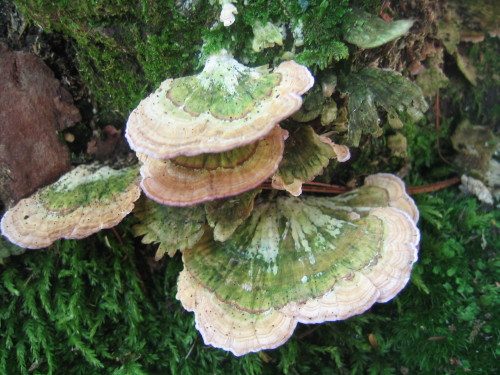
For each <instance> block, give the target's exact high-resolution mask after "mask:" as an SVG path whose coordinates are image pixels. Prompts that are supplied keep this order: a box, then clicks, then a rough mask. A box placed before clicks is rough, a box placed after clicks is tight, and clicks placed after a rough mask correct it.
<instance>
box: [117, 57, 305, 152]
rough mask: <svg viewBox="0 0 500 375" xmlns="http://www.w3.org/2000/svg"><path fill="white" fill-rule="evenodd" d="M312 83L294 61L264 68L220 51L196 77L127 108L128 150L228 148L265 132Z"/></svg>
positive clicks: (179, 80)
mask: <svg viewBox="0 0 500 375" xmlns="http://www.w3.org/2000/svg"><path fill="white" fill-rule="evenodd" d="M313 84H314V78H313V76H312V75H311V73H310V72H309V70H308V69H307V68H306V67H304V66H302V65H299V64H297V63H296V62H294V61H285V62H283V63H281V64H280V65H279V66H278V67H277V68H276V69H274V70H273V71H272V72H269V70H268V69H267V68H265V67H258V68H248V67H246V66H244V65H242V64H240V63H239V62H237V61H236V60H234V59H233V58H231V57H230V56H229V55H228V54H227V53H224V52H223V53H221V54H220V55H215V56H211V57H209V58H208V60H207V63H206V65H205V68H204V69H203V71H202V72H201V73H200V74H198V75H194V76H189V77H183V78H177V79H167V80H166V81H164V82H163V83H162V84H161V86H160V88H158V90H156V91H155V92H154V93H153V94H151V95H150V96H149V97H147V98H146V99H144V100H143V101H142V102H141V103H140V104H139V106H138V107H137V108H136V109H135V110H134V111H132V113H131V114H130V117H129V119H128V122H127V131H126V137H127V140H128V142H129V144H130V146H131V147H132V149H133V150H135V151H136V152H139V153H144V154H147V155H149V156H152V157H154V158H158V159H171V158H174V157H176V156H180V155H184V156H194V155H199V154H203V153H220V152H224V151H228V150H231V149H233V148H236V147H241V146H244V145H247V144H250V143H253V142H255V141H257V140H259V139H261V138H262V137H264V136H266V135H267V134H268V133H269V132H270V131H271V130H272V129H273V128H274V127H275V125H276V124H278V123H279V122H280V121H281V120H283V119H285V118H287V117H289V116H290V115H291V114H293V113H294V112H295V111H297V110H298V109H299V108H300V106H301V104H302V98H301V96H300V95H302V94H304V93H305V92H306V91H307V90H309V88H311V86H312V85H313Z"/></svg>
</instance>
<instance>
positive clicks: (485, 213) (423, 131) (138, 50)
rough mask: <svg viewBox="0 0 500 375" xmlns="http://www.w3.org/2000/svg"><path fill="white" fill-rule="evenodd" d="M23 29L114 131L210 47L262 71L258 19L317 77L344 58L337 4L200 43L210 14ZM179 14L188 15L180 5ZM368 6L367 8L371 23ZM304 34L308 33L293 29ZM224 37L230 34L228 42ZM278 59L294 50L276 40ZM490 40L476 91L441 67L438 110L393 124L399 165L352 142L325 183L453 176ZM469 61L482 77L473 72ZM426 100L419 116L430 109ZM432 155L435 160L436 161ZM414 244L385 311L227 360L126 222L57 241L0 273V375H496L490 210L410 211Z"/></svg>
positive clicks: (430, 197)
mask: <svg viewBox="0 0 500 375" xmlns="http://www.w3.org/2000/svg"><path fill="white" fill-rule="evenodd" d="M16 3H17V4H18V5H19V7H20V9H21V10H22V11H23V12H24V13H25V15H26V17H27V18H29V19H31V20H33V22H37V23H39V24H40V25H42V26H43V27H44V30H45V31H46V32H48V33H51V32H58V33H62V34H63V35H64V36H65V38H69V40H71V41H72V42H71V44H72V46H73V47H72V48H73V50H74V53H75V57H76V62H77V65H78V66H77V67H78V71H79V73H80V74H81V76H82V79H83V81H84V82H85V83H86V84H87V85H88V86H89V87H90V88H91V92H92V94H93V95H94V98H95V100H96V103H97V108H98V110H99V112H100V115H101V121H102V122H103V124H106V123H107V122H108V121H115V123H116V124H119V123H120V122H123V120H124V119H125V118H126V116H127V115H128V112H129V111H130V109H131V108H133V107H134V106H135V105H136V104H137V103H138V102H139V100H140V99H142V98H143V97H144V96H145V95H146V94H147V93H148V92H150V91H152V90H153V89H154V88H156V86H157V85H158V84H159V82H160V81H162V80H163V79H165V78H167V77H177V76H181V75H187V74H191V73H194V72H196V71H199V69H200V67H201V61H202V60H203V58H204V57H206V56H207V55H208V54H209V53H211V52H213V51H215V50H217V49H218V48H220V47H222V46H223V47H226V48H230V49H232V50H233V51H234V53H235V54H236V55H237V56H238V57H240V58H242V59H244V58H247V59H249V62H250V63H251V65H258V64H264V63H272V62H273V60H274V59H275V58H277V57H278V55H279V53H280V50H279V48H278V47H274V48H271V49H266V50H264V51H263V52H262V53H261V54H259V55H258V56H255V55H252V54H251V53H250V52H249V51H250V50H251V35H252V29H251V26H252V25H253V22H254V21H255V20H259V21H261V22H264V23H265V22H267V21H268V20H271V21H273V22H278V21H279V20H280V16H281V15H282V14H283V12H287V14H291V15H292V16H293V15H300V16H301V17H302V18H303V22H304V24H305V25H306V24H308V25H309V26H310V27H309V28H308V30H310V33H309V34H308V36H307V37H306V41H305V46H306V48H304V49H303V50H302V51H299V52H298V53H297V56H298V59H299V60H300V61H301V62H303V63H305V64H306V65H308V66H309V67H310V68H311V69H313V70H317V71H320V70H321V69H322V68H323V67H325V66H327V65H329V64H330V63H331V62H332V61H334V60H336V59H338V58H341V57H345V56H346V53H347V50H346V49H345V45H344V44H343V43H342V42H341V41H340V37H339V36H340V29H339V25H340V24H341V22H342V20H343V17H344V16H346V15H347V11H348V5H349V4H348V2H347V1H342V2H335V4H333V2H328V1H321V0H310V1H291V0H290V1H285V0H284V1H279V2H278V1H273V2H267V1H264V0H258V1H251V2H249V5H248V8H246V9H247V10H246V11H245V14H244V15H241V16H238V19H237V23H236V24H235V27H234V28H223V27H221V26H218V27H215V28H213V29H211V27H212V25H213V22H214V20H215V19H216V18H217V17H218V13H217V12H218V11H217V8H216V6H214V5H211V4H210V2H209V1H202V0H200V1H192V2H179V1H173V0H171V1H155V0H141V1H137V2H132V1H120V0H113V1H112V0H100V1H95V0H92V1H90V0H82V1H69V0H58V1H45V0H36V1H35V0H17V1H16ZM188 3H190V4H192V7H187V6H185V7H183V6H182V5H183V4H184V5H186V4H188ZM375 3H378V2H374V1H369V2H366V5H367V7H368V8H369V9H374V8H375V6H376V5H378V4H375ZM304 29H306V27H305V28H304ZM235 30H236V31H235ZM287 43H288V46H290V43H292V41H290V40H288V41H285V45H287ZM498 43H499V42H498V39H494V38H490V37H487V39H486V41H485V42H484V43H483V44H477V45H470V46H468V48H467V51H466V54H467V55H468V56H469V57H470V58H471V59H472V60H473V61H475V62H476V64H475V66H476V67H477V69H478V70H479V73H480V79H479V83H478V85H477V86H476V87H472V86H471V85H470V84H469V83H468V82H467V81H466V80H465V79H464V78H463V76H462V75H461V73H460V72H459V71H458V70H457V69H456V68H455V66H454V63H453V61H452V60H451V58H450V59H448V58H447V61H446V65H445V72H446V74H447V75H448V76H449V77H450V79H451V84H450V86H449V87H448V88H447V89H445V90H442V91H441V93H440V95H441V114H440V127H439V129H437V128H436V111H435V110H429V111H428V113H427V114H426V118H425V119H423V120H421V121H420V122H418V123H415V122H412V121H411V120H409V119H407V118H403V121H404V122H405V127H404V128H403V129H401V130H400V132H401V133H403V134H404V135H405V136H406V138H407V139H408V145H409V147H408V150H407V156H406V157H394V156H392V155H391V153H390V150H389V149H388V147H387V139H388V138H387V137H388V136H389V135H391V134H393V133H394V130H392V129H391V128H389V127H388V126H387V125H384V127H383V128H384V135H383V136H381V137H379V138H372V137H365V138H364V139H363V140H362V142H361V144H360V147H359V148H358V149H354V150H353V158H352V161H350V162H348V163H345V164H343V166H342V169H340V168H339V166H338V165H337V166H333V167H330V168H329V170H328V171H327V173H325V175H324V178H325V180H331V178H330V177H331V176H335V177H334V181H335V182H344V183H345V182H348V181H349V180H351V179H356V178H358V177H360V176H364V175H366V174H369V173H372V172H373V171H385V172H396V171H403V172H404V171H406V176H407V177H406V180H407V182H408V183H409V184H411V185H420V184H425V183H431V182H434V181H438V180H441V179H445V178H448V177H449V176H450V175H451V174H453V173H456V168H455V167H454V166H452V165H450V164H449V163H448V162H447V161H449V160H451V157H452V155H453V152H454V151H453V150H452V147H451V142H450V136H451V134H452V132H453V130H454V128H455V127H456V125H457V124H458V122H459V121H460V120H461V118H462V117H464V116H466V117H469V118H470V119H471V120H473V121H475V122H478V123H481V124H483V125H487V126H491V127H492V128H493V129H494V124H498V114H499V112H498V104H495V103H494V100H493V98H494V97H495V96H496V97H498V95H497V94H495V93H498V92H497V90H498V88H497V87H498V85H497V83H495V81H494V80H492V79H490V78H488V77H491V76H492V75H493V73H494V72H495V71H498V61H499V59H498V55H497V53H498V52H495V51H498ZM479 61H482V64H479ZM433 100H434V99H431V108H433V107H432V105H433ZM438 139H439V141H440V142H439V150H440V153H441V154H442V155H443V156H444V158H445V159H446V160H447V161H443V160H442V157H441V156H440V154H439V153H438V149H437V140H438ZM416 202H417V204H418V206H419V209H420V213H421V219H420V223H419V227H420V229H421V231H422V242H421V245H420V260H419V262H418V263H417V264H416V266H415V268H414V272H413V274H412V280H411V282H410V284H409V285H408V286H407V288H406V289H405V290H403V292H402V293H400V295H399V296H398V297H396V298H395V299H394V300H392V301H390V302H388V303H385V304H377V305H375V306H374V307H373V308H372V309H370V310H369V311H368V312H367V313H365V314H363V315H361V316H357V317H353V318H351V319H348V320H347V321H343V322H335V323H325V324H321V325H317V326H305V325H300V326H299V327H298V329H297V330H296V332H295V333H294V335H293V337H292V338H291V339H290V340H289V341H288V342H287V343H286V344H285V345H283V346H282V347H280V348H278V349H276V350H272V351H265V352H261V353H257V354H250V355H246V356H244V357H241V358H236V357H234V356H233V355H231V354H228V353H226V352H223V351H221V350H218V349H214V348H212V347H207V346H205V345H203V342H202V339H201V337H200V335H199V334H198V332H197V331H196V330H195V328H194V318H193V314H191V313H187V312H185V311H184V309H183V308H182V306H181V305H180V303H179V302H178V301H177V300H175V293H176V286H175V284H176V279H177V275H178V273H179V271H180V269H181V268H182V263H181V259H180V256H179V255H177V256H176V257H174V258H173V259H164V260H162V261H161V262H159V263H156V262H154V261H153V257H154V252H155V250H156V249H155V247H156V246H153V245H151V246H144V245H142V244H141V243H140V240H139V239H136V238H133V236H132V235H131V229H130V228H131V227H132V225H133V224H134V223H135V220H136V219H134V218H128V219H127V220H126V221H125V222H123V223H122V224H121V225H119V226H118V227H117V228H116V229H115V230H105V231H103V232H101V233H99V234H97V235H95V236H92V237H90V238H89V239H86V240H83V241H60V242H57V243H56V244H55V245H54V246H52V247H51V248H49V249H47V250H44V251H29V252H27V253H25V254H23V255H21V256H13V257H11V258H8V259H7V260H4V262H5V265H4V266H0V267H1V268H0V279H1V285H0V332H2V334H1V335H0V373H2V374H9V375H11V374H14V375H15V374H61V373H65V374H115V375H118V374H120V375H121V374H123V375H125V374H127V375H128V374H137V375H138V374H141V375H143V374H144V375H146V374H148V375H151V374H168V373H171V374H228V373H229V374H276V373H284V374H294V375H295V374H309V373H311V374H312V373H314V374H316V373H317V374H341V375H344V374H374V375H375V374H462V373H464V374H465V373H473V374H485V375H486V374H492V373H495V372H498V370H499V369H498V358H497V357H498V354H500V353H499V349H498V345H497V343H496V341H497V338H498V335H499V324H498V318H497V317H496V316H495V313H496V311H498V306H499V302H500V301H499V298H498V279H499V272H498V269H499V265H500V264H499V263H500V262H499V258H498V249H499V248H500V239H499V237H500V236H499V222H500V212H499V211H498V210H492V209H491V207H488V206H485V205H481V204H480V203H479V202H478V201H477V200H476V199H475V198H473V197H470V196H469V197H468V196H464V195H460V194H459V191H458V189H457V188H449V189H448V190H445V191H441V192H433V193H427V194H424V195H420V196H417V197H416Z"/></svg>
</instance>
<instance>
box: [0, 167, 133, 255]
mask: <svg viewBox="0 0 500 375" xmlns="http://www.w3.org/2000/svg"><path fill="white" fill-rule="evenodd" d="M139 196H140V189H139V186H138V178H137V168H135V167H129V168H125V169H121V170H115V169H111V168H109V167H99V166H97V165H81V166H79V167H76V168H75V169H73V170H72V171H70V172H68V173H66V174H65V175H64V176H62V177H61V178H60V179H59V180H58V181H56V182H55V183H53V184H51V185H48V186H46V187H44V188H43V189H40V190H39V191H38V192H36V193H35V194H34V195H32V196H31V197H29V198H25V199H22V200H20V201H19V202H18V203H17V204H16V205H15V206H14V207H12V208H11V209H10V210H8V211H7V212H6V213H5V215H4V216H3V218H2V221H1V222H0V227H1V229H2V234H3V235H4V236H5V237H7V238H8V239H9V240H10V241H11V242H12V243H14V244H16V245H18V246H21V247H24V248H28V249H39V248H42V247H47V246H49V245H51V244H52V243H53V242H54V241H55V240H57V239H60V238H84V237H87V236H90V235H91V234H93V233H96V232H98V231H100V230H101V229H104V228H111V227H114V226H115V225H117V224H118V223H119V222H120V221H121V220H122V219H123V218H124V217H125V216H126V215H127V214H128V213H130V212H131V211H132V209H133V208H134V202H135V201H136V200H137V199H138V198H139Z"/></svg>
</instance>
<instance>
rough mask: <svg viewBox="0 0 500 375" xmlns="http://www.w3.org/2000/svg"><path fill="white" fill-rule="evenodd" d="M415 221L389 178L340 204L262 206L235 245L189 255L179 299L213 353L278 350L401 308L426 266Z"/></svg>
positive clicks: (308, 201)
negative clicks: (419, 265) (300, 331)
mask: <svg viewBox="0 0 500 375" xmlns="http://www.w3.org/2000/svg"><path fill="white" fill-rule="evenodd" d="M405 210H408V211H409V212H405ZM415 213H416V207H415V205H414V203H413V202H412V200H411V198H409V197H408V196H406V195H405V193H404V184H403V183H402V181H401V180H399V179H398V178H397V177H395V176H392V175H384V174H382V175H375V176H374V177H372V178H371V179H369V181H368V183H367V184H366V185H365V186H363V187H361V188H358V189H356V190H353V191H351V192H349V193H347V194H344V195H339V196H337V197H333V198H329V197H328V198H325V197H305V198H301V199H298V198H295V197H280V198H278V199H277V200H275V201H272V202H271V201H260V202H256V203H255V207H254V210H253V212H252V214H251V215H250V216H249V217H248V218H247V219H246V220H245V222H244V223H243V224H242V225H240V226H239V227H238V228H237V229H236V230H235V232H234V233H233V235H232V236H231V238H229V239H228V240H227V241H225V242H217V241H214V239H213V237H212V235H211V232H210V231H209V230H207V231H206V232H205V234H204V235H203V237H202V238H201V240H200V242H199V243H198V244H197V245H196V246H194V247H193V248H191V249H189V250H186V251H184V252H183V262H184V270H183V271H182V272H181V274H180V276H179V281H178V292H177V298H178V299H179V300H180V301H181V302H182V304H183V305H184V307H185V308H186V309H187V310H189V311H194V313H195V321H196V327H197V329H198V330H199V331H200V333H201V335H202V336H203V339H204V341H205V343H206V344H211V345H213V346H215V347H219V348H223V349H225V350H229V351H231V352H233V353H234V354H235V355H243V354H246V353H249V352H256V351H259V350H262V349H271V348H275V347H277V346H279V345H281V344H283V343H284V342H286V340H287V339H288V338H289V337H290V336H291V335H292V333H293V331H294V329H295V326H296V324H297V323H321V322H325V321H335V320H341V319H346V318H349V317H350V316H353V315H356V314H360V313H362V312H364V311H366V310H367V309H368V308H370V307H371V306H372V305H373V304H374V303H375V302H386V301H388V300H390V299H391V298H393V297H394V296H395V295H396V294H397V293H398V292H399V291H400V290H401V289H402V288H403V287H404V286H405V285H406V283H407V282H408V280H409V277H410V272H411V269H412V266H413V263H414V262H415V261H416V260H417V245H418V242H419V237H420V234H419V231H418V229H417V227H416V224H415V221H414V220H415V219H416V214H415Z"/></svg>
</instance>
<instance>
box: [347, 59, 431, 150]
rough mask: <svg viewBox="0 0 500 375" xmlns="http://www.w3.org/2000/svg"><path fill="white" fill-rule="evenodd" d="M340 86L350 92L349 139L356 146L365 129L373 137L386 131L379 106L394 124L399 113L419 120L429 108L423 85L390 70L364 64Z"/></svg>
mask: <svg viewBox="0 0 500 375" xmlns="http://www.w3.org/2000/svg"><path fill="white" fill-rule="evenodd" d="M339 88H340V91H341V92H343V93H346V94H349V103H348V109H349V141H350V143H351V144H352V145H353V146H355V147H357V146H358V145H359V142H360V139H361V135H362V133H368V134H371V135H372V136H373V137H379V136H380V135H382V128H380V127H379V124H380V118H379V114H378V108H377V106H379V107H382V108H383V109H384V110H385V111H386V112H387V113H388V114H389V116H390V118H391V119H390V121H391V123H393V124H394V123H395V122H397V120H398V113H402V112H406V113H407V114H408V115H409V116H410V117H411V118H412V119H413V120H414V121H418V120H420V119H421V118H422V117H423V114H424V112H425V111H427V109H428V104H427V102H426V101H425V99H424V96H423V93H422V90H421V89H420V87H418V86H417V85H416V84H415V83H413V82H412V81H410V80H409V79H407V78H405V77H403V76H402V75H401V74H399V73H397V72H392V71H389V70H383V69H377V68H364V69H362V70H361V71H359V72H357V73H351V74H350V75H348V76H347V77H343V78H342V80H341V82H340V84H339Z"/></svg>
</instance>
